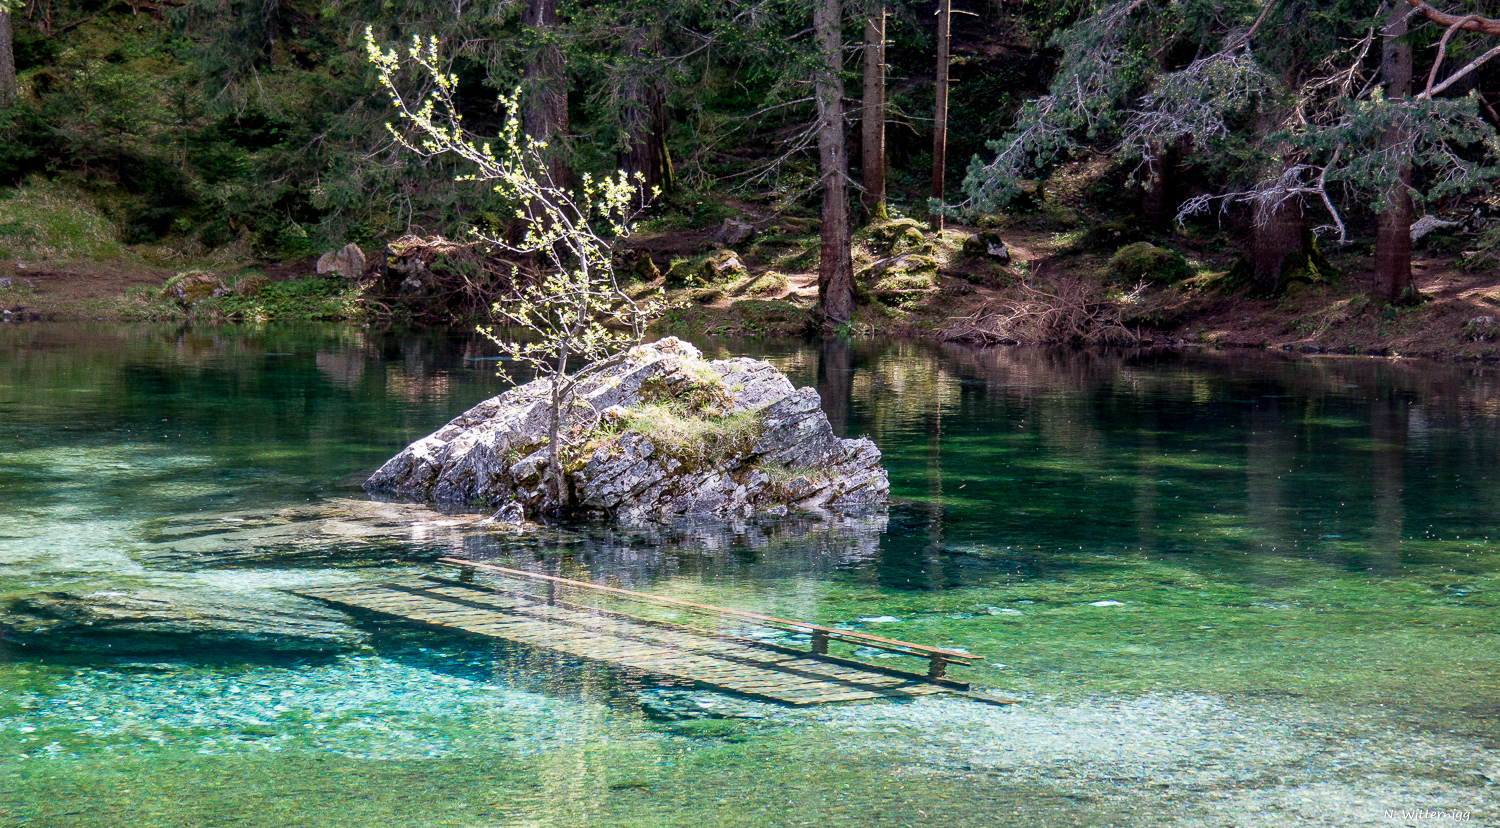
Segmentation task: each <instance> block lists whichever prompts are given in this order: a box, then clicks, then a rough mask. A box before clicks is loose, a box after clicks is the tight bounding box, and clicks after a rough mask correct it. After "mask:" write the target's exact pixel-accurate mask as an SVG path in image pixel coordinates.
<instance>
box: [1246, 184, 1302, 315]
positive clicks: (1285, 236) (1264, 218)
mask: <svg viewBox="0 0 1500 828" xmlns="http://www.w3.org/2000/svg"><path fill="white" fill-rule="evenodd" d="M1254 213H1255V215H1254V220H1253V221H1252V222H1251V224H1250V275H1251V277H1252V278H1254V279H1255V283H1256V284H1257V285H1259V286H1260V288H1261V289H1262V290H1264V291H1265V292H1266V293H1275V292H1276V291H1277V290H1279V289H1280V288H1281V275H1282V272H1283V270H1284V269H1285V263H1286V259H1287V257H1288V256H1296V255H1298V254H1300V253H1303V252H1304V250H1303V245H1304V240H1305V238H1306V230H1307V217H1306V216H1305V215H1303V213H1302V203H1301V202H1300V201H1298V200H1297V199H1295V198H1289V199H1287V200H1286V201H1283V202H1281V203H1280V204H1278V205H1276V206H1275V207H1271V206H1267V205H1264V204H1261V203H1259V202H1257V203H1256V205H1255V210H1254Z"/></svg>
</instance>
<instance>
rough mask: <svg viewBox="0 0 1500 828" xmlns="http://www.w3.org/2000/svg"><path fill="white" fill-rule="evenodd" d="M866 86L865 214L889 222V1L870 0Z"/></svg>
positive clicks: (862, 151) (862, 121)
mask: <svg viewBox="0 0 1500 828" xmlns="http://www.w3.org/2000/svg"><path fill="white" fill-rule="evenodd" d="M866 3H867V4H868V10H867V12H866V16H865V89H864V98H863V99H862V100H861V102H860V129H861V132H862V136H861V137H862V138H863V141H862V145H861V147H860V179H861V181H860V183H861V184H863V185H864V188H865V191H864V193H863V194H862V195H861V200H862V202H863V203H864V207H865V215H866V216H867V217H868V218H869V219H870V220H871V221H885V220H886V219H887V218H889V215H888V214H887V213H886V210H885V0H866Z"/></svg>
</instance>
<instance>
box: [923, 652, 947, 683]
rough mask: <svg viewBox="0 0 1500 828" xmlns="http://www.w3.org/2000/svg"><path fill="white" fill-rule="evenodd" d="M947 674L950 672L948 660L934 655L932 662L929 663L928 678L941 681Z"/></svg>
mask: <svg viewBox="0 0 1500 828" xmlns="http://www.w3.org/2000/svg"><path fill="white" fill-rule="evenodd" d="M947 672H948V659H946V658H943V657H942V656H940V655H934V656H933V657H932V660H931V661H929V662H927V677H928V678H935V679H940V678H942V677H943V675H944V674H945V673H947Z"/></svg>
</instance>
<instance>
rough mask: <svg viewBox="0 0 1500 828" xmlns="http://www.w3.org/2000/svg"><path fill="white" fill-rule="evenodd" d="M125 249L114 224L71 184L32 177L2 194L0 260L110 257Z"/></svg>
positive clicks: (0, 201) (0, 194)
mask: <svg viewBox="0 0 1500 828" xmlns="http://www.w3.org/2000/svg"><path fill="white" fill-rule="evenodd" d="M123 251H124V246H123V245H121V244H120V241H119V229H118V228H117V227H116V226H115V223H114V222H112V221H110V219H109V218H108V217H107V216H106V215H105V214H104V213H103V212H102V211H100V210H99V209H98V207H97V206H95V205H94V204H93V203H92V201H90V200H89V199H88V198H86V197H85V196H84V195H83V194H82V193H80V192H78V191H76V190H73V189H71V188H69V187H67V186H66V185H63V184H60V183H57V182H50V181H44V180H42V179H40V178H33V179H31V180H29V181H27V182H26V183H25V184H24V185H22V186H21V187H19V188H17V189H15V190H13V191H10V192H9V193H3V192H0V259H11V258H14V259H27V260H36V259H108V258H113V257H115V256H119V255H120V254H121V253H122V252H123Z"/></svg>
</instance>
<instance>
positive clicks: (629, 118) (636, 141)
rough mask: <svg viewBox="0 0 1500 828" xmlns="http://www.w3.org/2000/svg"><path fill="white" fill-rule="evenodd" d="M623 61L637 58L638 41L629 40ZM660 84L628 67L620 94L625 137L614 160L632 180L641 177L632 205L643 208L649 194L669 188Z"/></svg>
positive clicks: (670, 179) (663, 95)
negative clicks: (628, 58)
mask: <svg viewBox="0 0 1500 828" xmlns="http://www.w3.org/2000/svg"><path fill="white" fill-rule="evenodd" d="M626 51H627V57H631V58H638V57H639V56H640V52H641V48H640V39H639V38H631V41H630V45H628V46H627V47H626ZM666 97H667V96H666V91H665V90H664V89H662V87H661V84H659V83H657V82H655V81H653V80H651V79H649V78H646V77H643V76H642V74H641V73H640V71H639V70H638V68H637V67H632V73H631V75H630V77H628V78H626V79H625V83H624V85H623V88H622V89H621V90H620V104H621V107H622V111H621V113H620V124H621V128H622V129H623V131H624V133H625V142H626V144H625V148H624V149H623V150H621V151H620V156H619V159H618V162H619V165H620V169H621V170H624V171H625V172H626V173H629V174H630V176H631V178H632V179H634V178H635V176H636V175H637V174H639V175H640V177H641V186H640V189H639V191H638V194H637V196H636V205H637V206H639V207H644V206H646V205H647V204H649V203H650V202H651V199H652V196H651V193H652V191H653V190H655V189H659V190H660V192H661V194H663V195H665V194H666V193H668V192H670V191H671V189H672V186H673V183H674V181H673V174H672V156H671V155H670V154H669V153H668V152H667V123H668V122H667V101H666Z"/></svg>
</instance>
